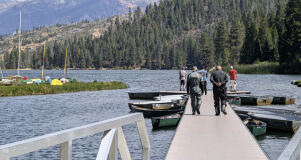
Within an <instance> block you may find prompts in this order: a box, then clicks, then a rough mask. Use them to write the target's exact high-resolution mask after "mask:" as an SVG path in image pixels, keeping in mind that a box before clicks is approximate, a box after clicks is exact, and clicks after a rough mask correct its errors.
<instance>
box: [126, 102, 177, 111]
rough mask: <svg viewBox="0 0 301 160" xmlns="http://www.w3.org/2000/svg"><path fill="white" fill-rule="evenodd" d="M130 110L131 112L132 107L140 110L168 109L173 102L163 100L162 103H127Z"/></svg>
mask: <svg viewBox="0 0 301 160" xmlns="http://www.w3.org/2000/svg"><path fill="white" fill-rule="evenodd" d="M128 105H129V108H130V110H132V108H133V107H132V106H137V107H141V108H148V109H153V108H156V107H157V108H167V109H168V108H170V107H173V106H174V105H173V102H172V101H170V100H166V101H165V100H164V101H145V102H134V103H128Z"/></svg>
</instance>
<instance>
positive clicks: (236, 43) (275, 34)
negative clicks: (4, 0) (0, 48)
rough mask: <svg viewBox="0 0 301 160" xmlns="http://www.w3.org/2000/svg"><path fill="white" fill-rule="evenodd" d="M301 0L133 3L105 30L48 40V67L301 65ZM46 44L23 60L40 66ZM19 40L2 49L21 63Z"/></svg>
mask: <svg viewBox="0 0 301 160" xmlns="http://www.w3.org/2000/svg"><path fill="white" fill-rule="evenodd" d="M300 8H301V0H288V1H287V0H264V1H262V0H227V1H225V0H186V1H183V0H165V1H160V3H159V5H157V4H156V3H155V4H153V5H151V4H150V5H148V6H147V7H146V9H145V11H144V12H143V11H142V10H141V8H140V7H138V8H137V9H136V10H134V11H132V10H131V9H129V13H128V15H127V16H128V20H127V21H122V22H121V20H120V19H119V18H118V17H117V18H116V19H112V21H111V25H110V27H109V28H108V30H107V31H106V32H105V33H104V35H102V36H101V37H100V38H94V39H93V38H92V36H73V37H72V38H68V39H66V40H64V41H59V42H58V41H55V42H54V43H53V44H51V45H47V48H46V58H45V60H46V63H45V67H46V68H47V69H52V68H58V67H60V68H61V67H63V66H64V61H65V53H66V52H65V51H66V48H68V67H71V68H96V69H100V68H103V67H105V68H147V69H178V68H180V67H182V66H194V65H196V66H206V67H208V68H209V67H212V66H214V65H223V66H226V65H235V64H253V63H258V62H262V61H269V62H280V64H281V65H282V66H285V67H284V68H286V69H285V70H283V72H291V73H300V72H301V71H300V70H298V69H296V67H299V68H300V67H301V65H300V63H301V56H300V53H301V51H300V44H301V35H300V30H301V26H300V24H301V20H300V17H301V13H300ZM42 51H43V49H42V48H41V49H39V50H37V51H35V52H33V53H27V52H23V53H22V60H23V62H22V64H21V66H23V67H31V68H34V69H38V68H40V67H41V64H42ZM16 57H17V48H15V49H13V50H12V52H11V53H7V54H6V55H5V62H6V64H5V66H6V68H16V66H17V64H16V60H17V59H16Z"/></svg>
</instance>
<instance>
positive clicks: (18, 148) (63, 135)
mask: <svg viewBox="0 0 301 160" xmlns="http://www.w3.org/2000/svg"><path fill="white" fill-rule="evenodd" d="M135 122H136V124H137V128H138V132H139V135H140V139H141V143H142V152H143V154H142V155H143V160H148V159H149V148H150V143H149V139H148V135H147V130H146V127H145V121H144V117H143V115H142V114H141V113H134V114H129V115H125V116H121V117H117V118H113V119H109V120H105V121H100V122H96V123H92V124H88V125H84V126H80V127H76V128H71V129H66V130H63V131H59V132H55V133H50V134H47V135H43V136H39V137H35V138H30V139H27V140H23V141H19V142H14V143H10V144H5V145H2V146H0V160H9V159H10V158H11V157H17V156H20V155H23V154H26V153H29V152H33V151H37V150H40V149H43V148H47V147H50V146H54V145H57V144H60V146H61V151H60V153H61V160H70V159H71V148H72V140H74V139H78V138H83V137H86V136H91V135H94V134H96V133H100V132H104V131H106V132H109V131H110V130H111V129H118V133H119V134H117V135H121V136H123V132H122V128H121V127H122V126H123V125H128V124H131V123H135ZM117 141H120V143H121V145H119V146H121V147H123V148H124V147H125V146H126V142H125V139H124V136H123V137H118V138H117ZM126 149H127V146H126ZM121 150H123V149H122V148H121ZM123 152H124V154H129V153H127V151H126V150H125V151H123Z"/></svg>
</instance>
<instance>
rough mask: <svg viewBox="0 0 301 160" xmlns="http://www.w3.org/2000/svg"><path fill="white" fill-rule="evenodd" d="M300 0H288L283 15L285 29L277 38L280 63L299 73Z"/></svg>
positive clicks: (300, 41)
mask: <svg viewBox="0 0 301 160" xmlns="http://www.w3.org/2000/svg"><path fill="white" fill-rule="evenodd" d="M300 8H301V0H289V1H288V3H287V10H286V16H285V27H286V31H285V33H284V34H283V37H281V39H280V40H279V43H280V45H281V50H280V63H281V64H282V65H284V66H286V67H287V71H292V72H293V73H301V70H300V68H301V54H300V53H301V47H300V44H301V10H300Z"/></svg>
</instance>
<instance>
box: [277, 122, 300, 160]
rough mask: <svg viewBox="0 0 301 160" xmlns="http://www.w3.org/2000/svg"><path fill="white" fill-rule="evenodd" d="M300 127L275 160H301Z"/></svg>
mask: <svg viewBox="0 0 301 160" xmlns="http://www.w3.org/2000/svg"><path fill="white" fill-rule="evenodd" d="M300 151H301V127H300V128H299V129H298V131H297V132H296V133H295V135H294V137H293V138H292V139H291V140H290V142H289V143H288V145H287V146H286V148H285V149H284V151H283V152H282V153H281V155H280V156H279V157H278V159H277V160H301V159H300Z"/></svg>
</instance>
